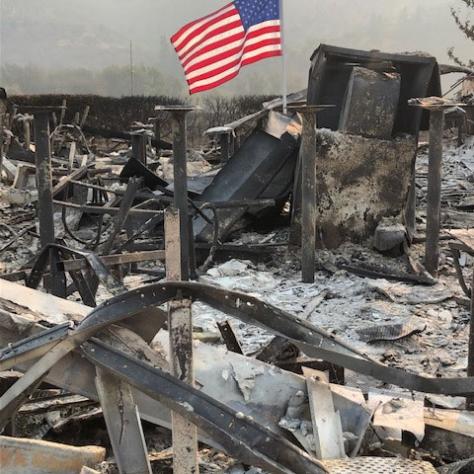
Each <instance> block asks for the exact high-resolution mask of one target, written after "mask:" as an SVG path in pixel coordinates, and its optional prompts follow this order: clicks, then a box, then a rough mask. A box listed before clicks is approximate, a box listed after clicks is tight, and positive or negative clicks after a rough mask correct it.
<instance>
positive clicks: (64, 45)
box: [0, 0, 472, 94]
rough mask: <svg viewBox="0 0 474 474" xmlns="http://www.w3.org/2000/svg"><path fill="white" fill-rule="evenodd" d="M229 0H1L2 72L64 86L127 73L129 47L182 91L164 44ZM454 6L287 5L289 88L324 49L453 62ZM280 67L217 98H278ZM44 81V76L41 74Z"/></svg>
mask: <svg viewBox="0 0 474 474" xmlns="http://www.w3.org/2000/svg"><path fill="white" fill-rule="evenodd" d="M226 2H227V0H198V1H190V0H172V1H170V0H42V1H39V0H0V60H1V62H2V65H3V67H4V69H5V66H6V65H9V66H11V65H16V66H35V67H36V69H35V70H38V68H40V69H45V70H46V71H47V73H48V74H51V73H53V72H54V71H56V72H57V73H58V77H60V78H64V79H65V78H66V77H69V76H70V75H69V76H68V74H64V73H63V72H61V71H65V70H70V69H77V70H79V69H82V70H83V71H87V74H92V73H93V71H96V72H97V71H98V70H99V69H103V68H106V67H108V66H113V67H124V68H127V67H128V65H129V42H130V40H132V41H133V51H134V52H133V56H134V62H135V64H136V65H137V67H139V66H140V65H143V66H146V67H151V68H155V69H156V70H157V71H159V72H160V74H161V75H162V77H163V78H169V80H171V81H172V82H174V81H178V82H179V83H180V84H181V86H182V87H183V88H184V86H185V84H184V80H183V74H182V71H181V69H180V66H179V64H178V61H177V59H176V56H175V54H174V51H173V49H172V47H171V45H170V43H169V39H168V38H169V37H170V35H171V34H172V33H174V32H175V31H176V30H177V28H179V27H180V26H182V25H183V24H185V23H186V22H187V21H189V20H191V19H195V18H197V17H198V16H200V15H204V14H206V13H209V12H211V11H213V10H214V9H216V8H218V7H219V6H222V5H224V4H225V3H226ZM456 3H459V2H458V1H457V0H397V1H396V2H394V1H393V0H377V1H376V2H374V1H368V0H285V10H286V17H285V21H286V32H287V35H286V39H287V51H288V57H289V61H288V64H289V77H290V85H291V88H292V89H299V88H302V87H304V86H305V84H306V80H307V71H308V65H309V58H310V56H311V53H312V52H313V50H314V49H315V48H316V47H317V45H318V44H319V43H321V42H324V43H329V44H337V45H339V46H349V47H355V48H360V49H380V50H386V51H391V52H399V51H426V52H429V53H431V54H434V55H436V56H438V58H439V60H440V61H447V54H446V52H447V50H448V48H449V47H450V46H456V50H457V53H458V54H459V55H461V56H468V55H469V54H471V51H470V49H472V44H469V43H468V42H466V41H464V40H463V38H462V35H461V34H460V32H459V31H458V30H457V28H456V26H455V24H454V21H453V20H452V18H451V16H450V11H449V6H450V5H451V4H456ZM10 70H11V69H10ZM30 70H31V69H30ZM280 70H281V68H280V62H279V60H277V59H271V60H268V61H266V62H264V63H261V64H259V65H256V66H252V67H251V68H248V69H247V70H245V71H243V72H242V74H241V76H240V77H239V78H238V79H236V80H234V81H232V83H230V84H228V85H226V86H224V87H223V88H221V89H220V91H221V92H223V93H233V92H235V91H238V92H244V93H252V92H255V93H274V92H278V89H279V87H280V86H279V82H280V81H279V77H280ZM124 71H125V69H124ZM48 74H46V72H45V76H48ZM94 74H95V73H94ZM4 76H5V71H4ZM26 79H28V80H29V81H31V82H30V83H26V85H25V81H23V82H22V84H23V85H22V88H23V87H26V88H27V89H28V91H29V92H34V90H35V84H34V81H35V77H30V78H26ZM4 80H5V78H4ZM10 80H12V79H11V76H10ZM160 80H161V79H160ZM162 80H166V79H162ZM56 82H57V81H56ZM73 82H74V81H72V82H71V81H70V80H69V79H68V80H67V81H66V80H65V82H63V83H62V84H63V87H64V90H63V91H62V92H74V87H75V85H74V84H73ZM123 83H124V86H123V88H125V90H123V91H122V92H121V93H122V94H126V93H128V92H129V90H128V85H127V84H128V79H127V78H123ZM89 84H90V86H91V88H92V90H90V91H89V90H87V91H86V90H84V86H82V85H81V92H97V93H100V91H99V86H96V85H95V84H94V81H93V80H92V79H91V81H90V82H89ZM119 89H120V90H122V89H121V88H120V87H119ZM56 92H59V91H56ZM157 92H159V91H157Z"/></svg>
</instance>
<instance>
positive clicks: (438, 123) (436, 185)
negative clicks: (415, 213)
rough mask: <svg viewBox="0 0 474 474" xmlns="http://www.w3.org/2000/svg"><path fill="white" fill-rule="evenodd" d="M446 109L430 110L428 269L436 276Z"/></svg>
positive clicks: (426, 263)
mask: <svg viewBox="0 0 474 474" xmlns="http://www.w3.org/2000/svg"><path fill="white" fill-rule="evenodd" d="M443 131H444V111H443V110H442V109H432V110H431V111H430V151H429V168H428V196H427V212H426V214H427V215H426V247H425V266H426V270H427V271H428V272H429V273H430V274H431V275H433V276H434V277H436V276H437V275H438V265H439V230H440V214H441V166H442V161H443Z"/></svg>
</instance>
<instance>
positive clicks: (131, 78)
mask: <svg viewBox="0 0 474 474" xmlns="http://www.w3.org/2000/svg"><path fill="white" fill-rule="evenodd" d="M134 89H135V87H134V71H133V42H132V40H130V96H131V97H133V96H134V93H135V91H134Z"/></svg>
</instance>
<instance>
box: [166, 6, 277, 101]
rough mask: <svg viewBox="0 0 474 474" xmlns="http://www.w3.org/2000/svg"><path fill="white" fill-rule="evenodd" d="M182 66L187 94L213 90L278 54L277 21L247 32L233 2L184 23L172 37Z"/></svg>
mask: <svg viewBox="0 0 474 474" xmlns="http://www.w3.org/2000/svg"><path fill="white" fill-rule="evenodd" d="M171 43H172V44H173V46H174V48H175V49H176V52H177V53H178V57H179V59H180V61H181V64H182V65H183V68H184V72H185V76H186V81H187V83H188V85H189V92H190V94H195V93H197V92H202V91H206V90H209V89H213V88H215V87H218V86H220V85H222V84H224V83H225V82H227V81H230V80H231V79H233V78H234V77H236V76H237V75H238V74H239V71H240V68H241V67H243V66H246V65H248V64H252V63H255V62H257V61H260V60H261V59H265V58H269V57H273V56H281V54H282V49H281V30H280V21H279V20H274V21H267V22H263V23H260V24H258V25H254V26H252V27H251V28H249V29H248V31H247V32H246V31H245V29H244V26H243V23H242V20H241V18H240V15H239V11H238V10H237V8H236V7H235V6H234V4H233V3H231V4H229V5H227V6H225V7H223V8H221V9H220V10H218V11H217V12H215V13H212V14H211V15H208V16H206V17H204V18H201V19H199V20H196V21H193V22H192V23H189V24H187V25H186V26H184V27H183V28H181V30H179V31H178V32H177V33H176V34H175V35H173V37H172V38H171Z"/></svg>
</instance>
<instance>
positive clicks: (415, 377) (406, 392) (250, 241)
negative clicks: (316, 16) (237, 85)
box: [0, 45, 474, 474]
mask: <svg viewBox="0 0 474 474" xmlns="http://www.w3.org/2000/svg"><path fill="white" fill-rule="evenodd" d="M440 70H441V71H444V70H446V68H443V67H441V68H440V67H439V66H438V64H437V62H436V60H435V59H434V58H432V57H428V56H425V55H420V54H403V55H393V54H384V53H380V52H370V53H368V52H364V51H355V50H349V49H343V48H336V47H332V46H327V45H321V46H320V47H319V48H318V50H317V51H316V52H315V54H314V56H313V58H312V66H311V72H310V80H309V84H308V90H307V91H302V92H299V93H295V94H293V95H291V96H289V97H288V99H289V103H290V112H289V113H286V114H285V113H283V111H282V101H281V100H278V99H277V100H274V101H271V102H266V103H265V104H262V108H261V110H259V111H257V112H255V113H253V114H251V115H249V116H247V117H243V118H241V119H240V120H238V121H236V122H233V123H230V124H223V125H222V126H220V127H214V128H212V129H209V130H207V132H206V136H207V137H209V139H210V140H209V144H208V145H205V146H200V147H199V148H197V147H195V148H191V147H189V146H188V142H187V128H186V126H187V118H188V116H189V114H191V113H194V114H198V113H199V111H196V110H195V109H194V108H193V107H190V106H184V105H182V104H178V105H170V104H166V105H163V104H156V112H155V115H156V116H155V117H151V118H150V119H149V120H146V121H140V122H135V123H132V124H130V131H129V132H127V134H126V135H122V136H120V137H112V136H110V135H108V136H106V137H104V136H99V134H98V133H97V134H91V132H90V130H88V129H87V120H88V117H89V115H90V114H91V113H93V111H92V110H91V108H90V106H89V105H88V104H84V109H83V113H82V114H75V116H74V117H69V116H68V114H67V103H66V102H65V103H63V104H62V105H60V106H57V107H51V106H48V107H43V106H39V105H38V104H35V105H21V106H15V105H14V104H12V103H11V102H9V101H8V99H7V96H6V93H3V92H2V94H3V95H0V126H1V135H0V136H1V140H0V143H1V158H2V159H1V161H0V178H1V183H0V236H1V243H0V432H1V435H2V436H0V466H1V467H3V468H5V469H6V472H12V473H18V474H22V473H27V472H28V473H35V474H36V473H37V474H40V473H53V472H54V473H55V472H57V473H64V472H67V473H71V474H72V473H84V474H86V473H94V472H99V473H115V472H120V473H123V474H128V473H137V472H139V473H151V472H182V473H190V472H228V473H233V474H243V473H258V472H263V473H295V474H300V473H301V474H307V473H323V472H331V473H343V472H344V473H345V472H356V471H358V472H393V473H398V472H400V473H408V472H410V473H411V472H413V473H418V472H420V473H421V472H422V473H435V472H450V473H451V472H452V473H455V472H467V471H465V470H464V469H472V466H473V465H474V463H473V461H472V459H474V443H473V438H474V411H473V408H474V378H473V377H474V329H473V325H472V324H471V319H472V313H471V312H472V308H474V304H472V303H471V301H473V302H474V295H473V292H472V290H471V286H472V284H471V282H472V266H473V264H474V233H473V231H472V229H471V227H472V226H471V225H470V222H471V221H473V218H472V211H473V209H474V201H473V197H474V188H473V187H472V183H473V182H474V180H473V179H472V174H473V172H474V141H473V137H472V136H470V135H469V133H470V132H469V129H468V128H466V127H464V128H463V140H462V141H463V143H459V133H458V134H457V135H456V133H453V131H452V130H451V129H450V128H449V127H445V123H444V117H445V116H449V114H451V113H453V111H454V112H456V111H458V109H462V110H464V109H463V107H466V110H467V109H469V97H468V95H466V94H465V91H466V88H467V87H468V86H466V84H469V79H466V81H465V83H466V84H464V92H463V94H464V95H461V96H460V97H459V99H456V101H454V100H446V99H440V96H441V95H442V94H441V86H440V83H441V82H440ZM466 77H469V76H466ZM450 123H451V122H449V120H448V125H449V124H450ZM459 123H461V122H459ZM455 124H458V122H455ZM456 126H457V125H456ZM459 126H461V125H459ZM165 129H166V130H171V135H169V139H170V140H172V143H168V142H165V141H163V133H162V131H163V130H165ZM428 130H429V135H428V134H427V132H428ZM96 132H97V130H96ZM111 133H112V135H113V132H111ZM167 138H168V137H167ZM425 140H428V142H429V143H428V147H427V146H426V144H425ZM436 209H440V212H438V213H437V212H436ZM438 214H439V215H440V218H439V219H438V217H437V215H438ZM302 280H303V281H302Z"/></svg>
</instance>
